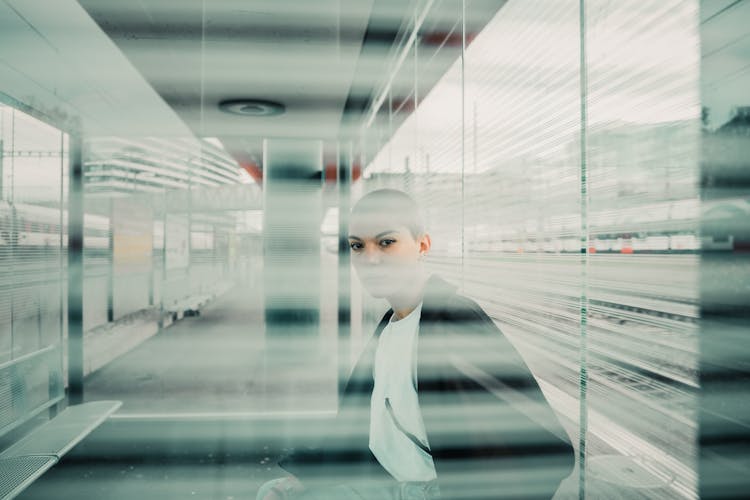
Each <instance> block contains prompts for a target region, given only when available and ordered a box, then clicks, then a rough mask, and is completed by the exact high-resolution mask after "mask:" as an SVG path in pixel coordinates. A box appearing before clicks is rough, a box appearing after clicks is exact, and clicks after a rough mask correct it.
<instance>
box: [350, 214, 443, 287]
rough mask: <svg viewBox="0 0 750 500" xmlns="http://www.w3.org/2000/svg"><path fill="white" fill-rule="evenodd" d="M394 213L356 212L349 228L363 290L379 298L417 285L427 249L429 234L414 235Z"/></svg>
mask: <svg viewBox="0 0 750 500" xmlns="http://www.w3.org/2000/svg"><path fill="white" fill-rule="evenodd" d="M396 219H397V218H396V217H393V216H384V215H377V214H374V215H355V216H352V219H351V223H350V230H349V247H350V248H351V259H352V264H353V265H354V269H355V270H356V272H357V276H359V279H360V281H361V282H362V285H363V286H364V287H365V289H366V290H367V291H368V292H369V293H370V294H372V295H373V296H374V297H378V298H389V297H395V296H398V295H399V294H403V293H409V292H410V288H411V287H414V286H418V285H419V283H418V279H417V278H418V276H419V273H420V272H421V263H420V258H421V257H422V255H424V254H425V253H426V252H427V251H428V250H429V249H430V237H429V236H428V235H427V234H425V235H422V236H418V237H416V238H415V237H414V236H413V235H412V233H411V231H410V230H409V228H408V227H406V226H405V225H403V224H401V223H399V221H398V220H396Z"/></svg>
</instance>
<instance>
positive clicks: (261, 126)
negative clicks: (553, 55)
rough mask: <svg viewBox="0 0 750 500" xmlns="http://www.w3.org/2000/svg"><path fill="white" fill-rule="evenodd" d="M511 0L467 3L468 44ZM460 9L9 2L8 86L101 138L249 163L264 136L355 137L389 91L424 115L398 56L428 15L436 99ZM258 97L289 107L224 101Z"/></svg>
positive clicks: (427, 70)
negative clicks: (208, 148)
mask: <svg viewBox="0 0 750 500" xmlns="http://www.w3.org/2000/svg"><path fill="white" fill-rule="evenodd" d="M504 3H505V0H466V5H467V8H466V16H465V19H464V20H463V22H464V24H465V26H466V39H467V41H469V42H470V41H471V39H472V38H473V35H474V34H476V33H478V32H479V31H480V30H481V28H482V27H483V26H484V24H486V23H487V22H488V21H489V19H491V18H492V16H493V15H494V14H495V12H496V11H497V10H498V9H499V8H500V7H501V6H502V5H503V4H504ZM461 7H462V2H461V1H459V0H316V1H314V2H313V1H310V0H283V1H282V0H159V1H149V0H78V1H77V2H76V1H75V0H56V1H55V2H54V3H52V4H50V3H49V2H48V1H46V0H4V1H3V2H2V3H0V78H2V80H3V82H4V83H3V89H0V91H2V92H3V93H4V94H5V95H6V96H5V97H4V98H3V99H4V100H6V101H8V100H10V101H11V103H12V104H14V105H21V106H26V107H27V108H28V109H29V110H31V111H33V112H35V113H36V114H37V115H39V116H42V117H45V118H47V119H49V121H51V122H53V123H56V124H58V125H64V124H65V122H70V124H72V125H71V126H70V127H68V128H70V129H75V128H76V124H81V125H80V127H79V128H81V129H83V130H84V131H85V132H84V133H85V134H87V135H89V136H91V135H97V134H101V135H107V134H109V135H131V136H133V135H136V136H137V135H139V134H143V135H150V136H153V135H162V136H182V137H184V136H185V135H194V136H196V137H213V138H218V139H219V140H220V141H221V142H222V143H223V144H224V146H225V147H226V148H227V149H228V150H229V151H230V152H231V153H232V154H233V155H234V156H235V157H236V158H237V159H238V161H242V160H246V159H255V160H256V161H257V160H258V158H260V156H261V155H260V150H261V149H260V148H261V141H262V139H263V138H273V137H284V138H300V139H306V138H309V139H322V140H324V141H326V140H329V141H335V140H336V139H340V138H342V137H356V135H357V132H358V131H359V130H360V129H361V126H362V124H363V123H364V122H365V121H366V119H367V116H368V114H369V112H370V107H371V106H372V104H373V103H374V102H375V103H378V102H379V101H378V98H379V97H381V98H382V95H383V89H384V88H385V87H386V86H387V85H389V86H390V88H391V89H392V95H391V98H392V108H391V109H395V108H396V107H398V111H397V112H396V111H394V112H393V115H394V123H396V124H397V123H398V122H399V119H404V118H405V116H406V115H408V114H409V113H410V112H411V111H413V109H414V106H413V105H404V103H407V104H409V103H410V99H411V94H410V92H412V91H413V88H414V75H415V70H414V66H413V65H411V61H412V58H410V57H407V58H406V59H405V61H406V62H403V60H402V62H403V64H400V65H397V64H395V63H396V62H398V61H399V59H398V57H399V55H402V54H404V53H405V52H406V51H404V50H403V46H404V42H405V40H407V39H408V36H409V35H410V34H411V32H412V27H413V25H414V23H415V20H416V19H420V20H421V21H422V24H421V28H420V30H419V33H420V37H419V39H418V40H417V42H415V45H416V46H417V50H418V52H419V54H420V57H421V59H420V60H421V61H424V63H420V64H422V66H421V69H420V71H421V73H420V75H419V89H418V94H419V95H420V96H424V95H426V93H427V92H429V90H430V88H431V87H432V86H433V85H434V83H435V82H436V81H437V79H438V78H439V77H440V76H441V75H442V74H443V73H444V72H445V71H446V70H447V69H448V67H449V66H450V64H452V63H453V62H454V61H455V60H456V59H457V58H458V57H460V54H461V42H462V39H461V31H460V30H461V24H462V20H461ZM411 53H413V49H412V51H411ZM246 98H253V99H262V100H269V101H275V102H278V103H281V104H282V105H283V106H284V107H285V108H286V111H285V113H283V114H280V115H277V116H266V117H254V116H240V115H234V114H229V113H226V112H224V111H222V110H221V109H220V108H219V104H220V103H221V102H222V101H225V100H231V99H246ZM381 100H382V99H381ZM397 115H398V116H397ZM61 128H66V127H64V126H63V127H61Z"/></svg>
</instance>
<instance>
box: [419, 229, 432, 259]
mask: <svg viewBox="0 0 750 500" xmlns="http://www.w3.org/2000/svg"><path fill="white" fill-rule="evenodd" d="M431 246H432V240H431V239H430V235H429V234H427V233H425V234H423V235H422V236H421V237H420V238H419V254H420V255H422V256H425V255H427V252H429V251H430V247H431Z"/></svg>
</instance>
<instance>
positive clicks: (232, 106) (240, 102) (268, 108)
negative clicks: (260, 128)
mask: <svg viewBox="0 0 750 500" xmlns="http://www.w3.org/2000/svg"><path fill="white" fill-rule="evenodd" d="M219 108H220V109H221V110H222V111H224V112H225V113H232V114H235V115H243V116H274V115H280V114H282V113H284V111H286V108H285V107H284V105H283V104H281V103H278V102H274V101H264V100H261V99H230V100H228V101H221V102H220V103H219Z"/></svg>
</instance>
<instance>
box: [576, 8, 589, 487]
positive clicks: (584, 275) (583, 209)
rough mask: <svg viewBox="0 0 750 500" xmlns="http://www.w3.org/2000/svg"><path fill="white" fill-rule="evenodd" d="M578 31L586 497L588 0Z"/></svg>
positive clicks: (581, 439)
mask: <svg viewBox="0 0 750 500" xmlns="http://www.w3.org/2000/svg"><path fill="white" fill-rule="evenodd" d="M579 15H580V17H579V33H580V75H579V78H580V88H581V95H580V100H581V109H580V121H581V129H580V145H581V146H580V147H581V149H580V180H581V206H580V210H581V298H580V311H581V315H580V321H581V325H580V328H581V330H580V358H579V360H580V378H579V388H580V393H579V416H578V464H579V470H578V478H579V482H578V497H579V498H580V499H581V500H583V499H584V498H585V497H586V430H587V427H588V422H587V418H586V417H587V405H586V390H587V387H586V385H587V382H588V372H587V369H586V368H587V367H586V364H587V352H586V349H587V346H586V328H587V316H588V290H587V280H588V261H589V258H588V257H589V234H588V196H589V193H588V176H587V172H586V167H587V165H586V131H587V120H586V118H587V107H586V99H587V79H586V75H587V73H586V70H587V68H586V4H585V0H580V1H579Z"/></svg>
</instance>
